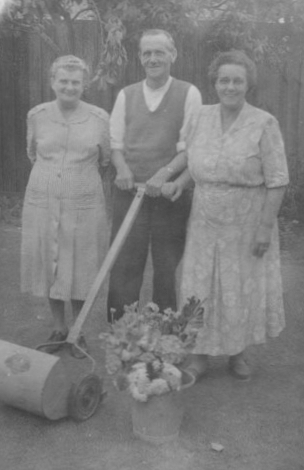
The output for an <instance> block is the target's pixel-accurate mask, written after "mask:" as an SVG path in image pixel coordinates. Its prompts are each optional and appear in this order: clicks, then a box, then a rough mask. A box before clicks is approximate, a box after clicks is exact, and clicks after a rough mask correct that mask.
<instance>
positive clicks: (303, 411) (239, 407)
mask: <svg viewBox="0 0 304 470" xmlns="http://www.w3.org/2000/svg"><path fill="white" fill-rule="evenodd" d="M281 222H282V223H281V248H282V274H283V284H284V300H285V307H286V319H287V325H286V329H285V330H284V332H283V333H282V334H281V335H280V337H279V338H277V339H275V340H270V341H269V342H268V343H267V344H266V345H263V346H260V347H252V348H250V349H249V350H248V359H249V361H250V364H251V366H252V369H253V376H252V379H251V380H250V381H249V382H241V381H238V380H236V379H234V378H233V377H231V376H230V375H229V373H228V369H227V358H225V357H220V358H216V359H215V358H214V359H211V360H210V368H209V371H208V374H207V376H206V377H205V378H204V379H203V380H201V381H200V382H199V383H198V384H196V385H194V386H193V387H192V388H191V389H189V390H188V392H187V403H186V413H185V417H184V420H183V423H182V427H181V431H180V437H179V439H178V440H177V441H176V442H174V443H170V444H164V445H158V446H155V445H152V444H149V443H145V442H143V441H141V440H138V439H136V438H135V437H134V436H133V433H132V423H131V414H130V401H129V400H130V399H129V397H128V396H127V395H126V394H125V393H123V392H118V391H117V390H115V388H114V387H113V385H112V383H111V379H110V378H109V377H108V376H107V375H106V372H105V368H104V352H103V351H102V349H101V348H100V340H99V338H98V334H99V332H100V331H102V330H104V329H105V328H106V320H105V317H106V312H105V292H106V286H104V288H103V289H102V291H101V293H100V295H99V297H98V300H97V302H96V304H95V307H94V309H93V311H92V312H91V314H90V316H89V317H88V318H87V321H86V323H85V325H84V331H85V335H86V338H87V340H88V342H89V344H90V348H91V352H92V355H93V357H94V358H95V359H96V361H97V370H96V372H97V373H98V375H100V377H102V378H103V384H104V389H105V390H106V391H107V392H108V395H107V398H106V399H105V400H104V402H103V403H102V404H101V406H100V407H99V408H98V410H97V412H96V413H95V414H94V416H93V417H92V418H90V419H89V420H87V421H84V422H81V423H77V422H74V421H72V420H71V419H69V418H64V419H62V420H59V421H50V420H47V419H44V418H42V417H39V416H36V415H34V414H31V413H28V412H26V411H24V410H18V409H16V408H13V407H9V406H6V405H4V404H1V403H0V470H230V469H231V470H304V314H303V313H304V312H303V311H304V227H303V226H302V225H301V224H299V223H297V222H296V221H290V222H286V221H281ZM20 238H21V230H20V224H19V223H18V221H17V222H15V223H6V222H1V223H0V333H1V334H0V338H1V339H2V340H5V341H9V342H11V343H15V344H20V345H23V346H25V347H28V348H35V347H36V346H37V344H39V343H41V342H43V341H44V340H45V339H46V338H47V337H48V335H49V334H50V332H51V330H52V320H51V316H50V314H49V310H48V306H47V304H46V302H45V300H44V299H37V298H33V297H31V296H29V295H24V294H21V293H20V285H19V284H20V283H19V259H20ZM150 281H151V266H150V265H148V267H147V271H146V279H145V286H144V289H143V297H144V298H143V301H145V300H149V295H150V290H151V282H150ZM67 316H68V321H69V323H70V324H71V313H70V310H69V308H68V307H67ZM61 357H62V361H63V363H64V365H65V367H66V371H67V377H69V380H71V382H72V381H74V380H77V378H79V377H80V376H81V374H86V373H88V372H89V371H90V364H88V363H87V361H86V360H84V361H83V360H76V359H74V358H72V357H71V356H70V355H69V353H68V351H63V352H62V353H61Z"/></svg>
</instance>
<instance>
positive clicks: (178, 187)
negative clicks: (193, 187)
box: [162, 168, 193, 202]
mask: <svg viewBox="0 0 304 470" xmlns="http://www.w3.org/2000/svg"><path fill="white" fill-rule="evenodd" d="M192 181H193V180H192V178H191V176H190V172H189V170H188V168H186V169H185V170H184V171H183V172H182V173H181V174H180V175H179V177H178V178H176V180H175V181H170V182H168V183H165V184H164V185H163V186H162V196H164V197H166V198H167V199H170V200H171V201H172V202H174V201H176V200H177V199H178V198H179V197H180V196H181V194H182V192H183V191H184V189H186V188H187V187H188V186H189V185H190V183H191V182H192Z"/></svg>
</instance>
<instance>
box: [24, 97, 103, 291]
mask: <svg viewBox="0 0 304 470" xmlns="http://www.w3.org/2000/svg"><path fill="white" fill-rule="evenodd" d="M100 150H102V153H103V157H104V159H105V160H109V156H110V138H109V117H108V114H107V113H106V112H105V111H104V110H103V109H100V108H98V107H97V106H93V105H90V104H87V103H84V102H82V101H81V102H80V104H79V106H78V108H77V110H76V112H75V113H74V115H73V117H72V118H71V119H70V120H69V121H66V120H65V119H64V118H63V116H62V114H61V113H60V111H59V108H58V106H57V103H56V102H55V101H53V102H50V103H43V104H41V105H38V106H36V107H35V108H33V109H32V110H30V111H29V114H28V135H27V152H28V157H29V159H30V160H31V162H32V164H33V168H32V171H31V174H30V178H29V182H28V185H27V188H26V193H25V198H24V207H23V215H22V246H21V290H22V291H23V292H31V293H33V294H34V295H37V296H41V297H51V298H53V299H59V300H69V299H78V300H85V298H86V296H87V294H88V292H89V289H90V287H91V286H92V284H93V282H94V280H95V278H96V276H97V274H98V271H99V269H100V266H101V263H102V261H103V259H104V257H105V255H106V252H107V248H108V227H107V216H106V208H105V198H104V193H103V187H102V182H101V178H100V175H99V171H98V168H99V155H100Z"/></svg>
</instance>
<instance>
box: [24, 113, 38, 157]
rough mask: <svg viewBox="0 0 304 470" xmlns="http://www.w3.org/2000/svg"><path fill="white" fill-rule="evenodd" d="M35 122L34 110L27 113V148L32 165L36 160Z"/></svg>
mask: <svg viewBox="0 0 304 470" xmlns="http://www.w3.org/2000/svg"><path fill="white" fill-rule="evenodd" d="M34 128H35V123H34V116H33V113H32V110H31V111H29V112H28V115H27V134H26V144H27V145H26V149H27V156H28V158H29V159H30V161H31V163H32V165H33V164H34V163H35V161H36V140H35V132H34Z"/></svg>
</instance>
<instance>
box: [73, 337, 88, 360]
mask: <svg viewBox="0 0 304 470" xmlns="http://www.w3.org/2000/svg"><path fill="white" fill-rule="evenodd" d="M83 351H85V352H86V353H88V351H89V349H88V345H87V342H86V340H85V337H84V335H83V334H82V333H81V334H80V335H79V337H78V339H77V341H76V344H71V354H72V356H73V357H75V358H76V359H84V358H85V357H87V355H86V354H85V353H84V352H83Z"/></svg>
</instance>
